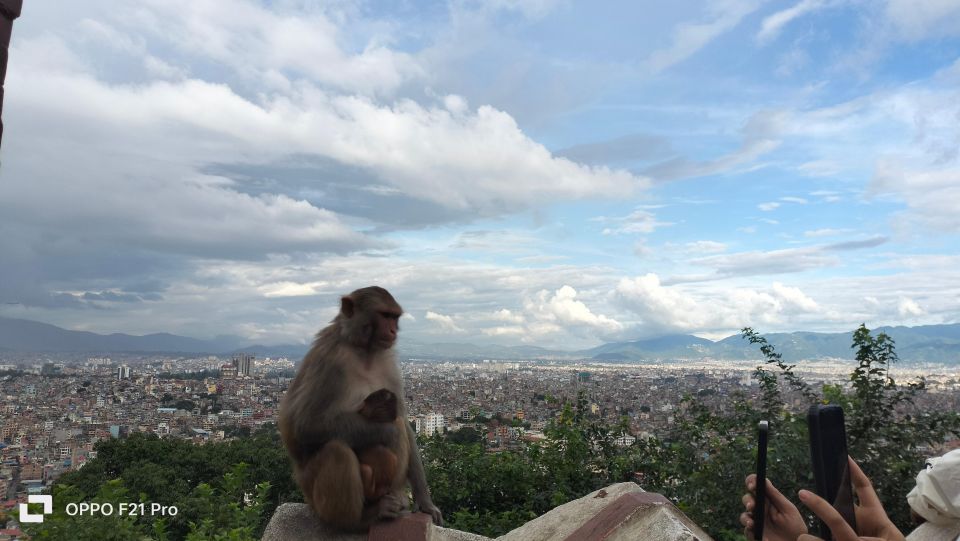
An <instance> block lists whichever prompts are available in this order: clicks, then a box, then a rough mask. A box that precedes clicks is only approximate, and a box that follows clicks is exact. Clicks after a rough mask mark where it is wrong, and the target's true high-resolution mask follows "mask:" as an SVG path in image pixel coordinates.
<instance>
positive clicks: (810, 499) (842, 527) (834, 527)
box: [797, 490, 858, 541]
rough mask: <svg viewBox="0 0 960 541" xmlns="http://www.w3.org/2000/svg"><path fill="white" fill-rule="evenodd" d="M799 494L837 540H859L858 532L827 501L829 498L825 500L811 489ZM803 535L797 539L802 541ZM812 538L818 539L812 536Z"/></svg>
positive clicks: (801, 499)
mask: <svg viewBox="0 0 960 541" xmlns="http://www.w3.org/2000/svg"><path fill="white" fill-rule="evenodd" d="M799 496H800V501H802V502H803V504H804V505H806V506H807V508H809V509H810V510H811V511H813V514H815V515H817V516H818V517H820V520H822V521H823V522H824V524H826V525H827V527H828V528H830V531H831V532H832V533H833V539H834V540H835V541H857V539H858V538H857V532H855V531H853V528H851V527H850V525H849V524H847V521H845V520H843V517H842V516H840V513H838V512H837V510H836V509H834V508H833V506H832V505H830V504H829V503H828V502H827V500H824V499H823V498H821V497H820V496H817V495H816V494H814V493H813V492H810V491H809V490H801V491H800V493H799ZM805 535H809V534H805ZM802 537H803V536H801V538H799V539H797V541H801V539H802ZM811 538H812V539H816V538H815V537H812V536H811Z"/></svg>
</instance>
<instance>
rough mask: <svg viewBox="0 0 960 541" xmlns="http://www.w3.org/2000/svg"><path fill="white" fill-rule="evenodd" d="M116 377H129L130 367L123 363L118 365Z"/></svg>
mask: <svg viewBox="0 0 960 541" xmlns="http://www.w3.org/2000/svg"><path fill="white" fill-rule="evenodd" d="M117 379H130V367H129V366H127V365H125V364H121V365H120V366H118V367H117Z"/></svg>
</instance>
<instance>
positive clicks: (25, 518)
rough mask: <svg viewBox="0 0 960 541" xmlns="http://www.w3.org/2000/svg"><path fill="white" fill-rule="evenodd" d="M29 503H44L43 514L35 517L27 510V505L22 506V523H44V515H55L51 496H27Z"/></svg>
mask: <svg viewBox="0 0 960 541" xmlns="http://www.w3.org/2000/svg"><path fill="white" fill-rule="evenodd" d="M27 501H28V502H29V503H42V504H43V513H42V514H39V515H35V514H33V513H31V512H30V511H29V509H27V504H25V503H21V504H20V522H43V515H49V514H50V513H53V496H51V495H50V494H34V495H31V496H27Z"/></svg>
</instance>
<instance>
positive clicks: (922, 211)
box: [870, 161, 960, 232]
mask: <svg viewBox="0 0 960 541" xmlns="http://www.w3.org/2000/svg"><path fill="white" fill-rule="evenodd" d="M870 187H871V190H873V191H874V192H875V193H877V194H883V193H892V194H896V195H897V196H898V197H899V198H901V199H902V200H903V201H904V202H905V203H906V204H907V211H906V212H905V213H902V214H900V215H899V216H898V219H899V220H900V221H901V222H902V223H905V224H911V225H912V224H916V225H919V226H921V227H923V228H930V229H934V230H940V231H952V232H960V206H958V203H957V202H958V201H960V167H945V168H944V167H941V168H935V169H927V170H904V169H901V168H900V167H899V166H897V165H895V164H893V163H891V162H888V161H883V162H881V163H879V164H878V165H877V170H876V175H875V177H874V179H873V181H872V183H871V185H870Z"/></svg>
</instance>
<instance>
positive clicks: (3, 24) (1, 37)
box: [0, 0, 23, 142]
mask: <svg viewBox="0 0 960 541" xmlns="http://www.w3.org/2000/svg"><path fill="white" fill-rule="evenodd" d="M21 8H23V0H0V142H2V141H3V82H4V80H6V78H7V59H8V58H9V57H10V34H11V33H12V32H13V20H14V19H16V18H17V17H19V16H20V9H21Z"/></svg>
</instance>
